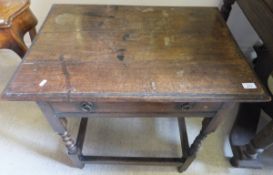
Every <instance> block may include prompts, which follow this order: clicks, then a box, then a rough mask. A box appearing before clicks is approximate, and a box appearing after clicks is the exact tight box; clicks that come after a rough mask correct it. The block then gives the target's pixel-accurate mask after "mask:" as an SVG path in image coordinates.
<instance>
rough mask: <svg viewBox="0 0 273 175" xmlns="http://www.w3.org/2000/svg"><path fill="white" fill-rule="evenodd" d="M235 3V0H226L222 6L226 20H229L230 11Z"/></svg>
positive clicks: (222, 12)
mask: <svg viewBox="0 0 273 175" xmlns="http://www.w3.org/2000/svg"><path fill="white" fill-rule="evenodd" d="M234 3H235V0H224V4H223V5H222V7H221V14H222V16H223V18H224V19H225V21H227V19H228V17H229V14H230V11H231V9H232V7H231V6H232V5H233V4H234Z"/></svg>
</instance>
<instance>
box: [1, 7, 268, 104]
mask: <svg viewBox="0 0 273 175" xmlns="http://www.w3.org/2000/svg"><path fill="white" fill-rule="evenodd" d="M242 83H255V85H256V87H257V88H255V89H245V88H243V86H242ZM3 97H4V98H6V99H9V100H31V101H39V100H41V101H83V100H88V101H150V102H152V101H154V102H183V101H188V102H190V101H192V102H202V101H211V102H218V101H221V102H226V101H267V100H269V99H270V98H269V96H268V95H267V93H266V92H265V91H264V90H263V87H262V86H261V84H260V82H259V80H258V79H257V78H256V76H255V74H254V73H253V70H252V69H251V68H250V66H249V65H248V63H247V62H246V60H245V58H244V56H243V55H242V53H241V51H240V50H239V48H238V46H237V45H236V43H235V42H234V40H233V38H232V36H231V34H230V32H229V30H228V28H227V26H226V24H225V22H224V20H223V19H222V17H221V15H220V13H219V11H218V9H217V8H208V7H139V6H134V7H133V6H98V5H54V6H53V7H52V9H51V11H50V13H49V15H48V18H47V19H46V21H45V23H44V25H43V27H42V29H41V31H40V32H39V34H38V36H37V38H36V41H35V42H34V44H33V45H32V47H31V49H30V50H29V51H28V53H27V55H26V56H25V58H24V60H23V62H22V63H21V65H20V66H19V67H18V70H17V71H16V73H15V75H14V76H13V78H12V80H11V81H10V82H9V84H8V86H7V88H6V89H5V91H4V93H3Z"/></svg>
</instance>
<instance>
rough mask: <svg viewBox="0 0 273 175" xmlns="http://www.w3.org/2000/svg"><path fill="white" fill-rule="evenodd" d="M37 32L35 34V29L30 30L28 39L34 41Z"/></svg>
mask: <svg viewBox="0 0 273 175" xmlns="http://www.w3.org/2000/svg"><path fill="white" fill-rule="evenodd" d="M36 34H37V32H36V28H35V27H34V28H32V29H31V30H30V31H29V36H30V39H31V41H33V40H34V38H35V36H36Z"/></svg>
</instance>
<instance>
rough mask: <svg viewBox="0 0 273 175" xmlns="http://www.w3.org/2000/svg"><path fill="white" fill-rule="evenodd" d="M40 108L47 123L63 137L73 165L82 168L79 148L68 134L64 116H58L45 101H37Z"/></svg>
mask: <svg viewBox="0 0 273 175" xmlns="http://www.w3.org/2000/svg"><path fill="white" fill-rule="evenodd" d="M37 104H38V105H39V107H40V109H41V110H42V112H43V113H44V115H45V117H46V119H47V120H48V122H49V124H50V125H51V127H52V128H53V130H54V131H55V132H57V133H58V134H59V135H60V136H61V137H62V139H63V142H64V143H65V146H66V148H67V151H68V156H69V158H70V159H71V161H72V162H73V164H74V166H75V167H78V168H83V167H84V163H83V162H81V160H80V150H79V148H78V146H77V145H76V143H75V141H74V140H73V138H72V137H71V136H70V134H69V132H68V131H67V127H66V125H67V121H66V119H65V118H58V117H57V116H56V115H55V114H54V111H53V110H52V108H51V106H50V105H49V104H48V103H46V102H37Z"/></svg>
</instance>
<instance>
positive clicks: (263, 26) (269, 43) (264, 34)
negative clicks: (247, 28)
mask: <svg viewBox="0 0 273 175" xmlns="http://www.w3.org/2000/svg"><path fill="white" fill-rule="evenodd" d="M237 2H238V4H239V6H240V7H241V8H242V11H243V12H244V14H245V16H246V17H247V19H248V20H249V22H250V23H251V25H252V26H253V28H254V29H255V31H256V32H257V34H258V35H259V37H260V38H261V39H262V40H263V43H264V45H265V46H266V48H267V49H268V50H269V51H270V52H271V54H272V55H273V37H272V31H273V12H272V11H271V10H272V6H271V7H270V6H269V5H268V3H269V2H270V1H267V2H268V3H267V4H266V3H264V0H259V1H257V0H238V1H237ZM271 4H272V0H271Z"/></svg>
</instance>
